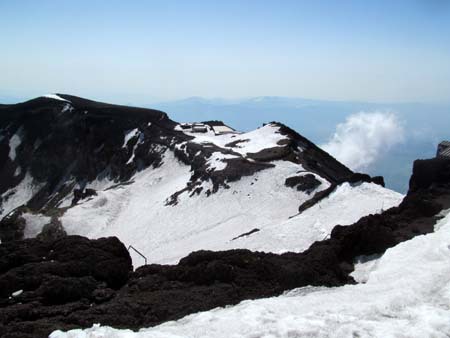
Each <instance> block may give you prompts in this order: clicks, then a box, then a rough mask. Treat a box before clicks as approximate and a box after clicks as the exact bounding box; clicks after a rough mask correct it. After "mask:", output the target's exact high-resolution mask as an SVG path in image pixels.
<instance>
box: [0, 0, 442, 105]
mask: <svg viewBox="0 0 450 338" xmlns="http://www.w3.org/2000/svg"><path fill="white" fill-rule="evenodd" d="M0 46H1V50H0V94H1V95H5V96H7V95H11V96H17V97H29V96H35V95H40V94H43V93H48V92H65V93H71V94H76V95H81V96H86V97H91V98H98V99H105V100H109V101H112V102H133V103H148V102H152V101H155V100H164V99H176V98H181V97H189V96H204V97H249V96H263V95H280V96H297V97H307V98H316V99H334V100H336V99H337V100H369V101H447V102H448V101H450V94H449V93H450V1H447V0H409V1H402V0H395V1H393V0H387V1H383V0H379V1H361V0H359V1H346V0H335V1H317V0H316V1H313V0H311V1H299V0H297V1H263V0H261V1H243V0H240V1H170V0H165V1H150V0H148V1H123V0H121V1H114V0H108V1H106V0H105V1H95V0H89V1H88V0H77V1H44V0H40V1H34V0H30V1H21V0H14V1H12V0H0Z"/></svg>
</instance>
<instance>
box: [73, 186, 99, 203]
mask: <svg viewBox="0 0 450 338" xmlns="http://www.w3.org/2000/svg"><path fill="white" fill-rule="evenodd" d="M96 195H97V192H96V191H95V190H94V189H89V188H87V189H84V191H83V190H82V189H74V190H73V199H72V205H75V204H77V203H78V201H80V200H83V199H85V198H88V197H89V196H96Z"/></svg>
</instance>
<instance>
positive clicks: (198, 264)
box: [0, 159, 450, 337]
mask: <svg viewBox="0 0 450 338" xmlns="http://www.w3.org/2000/svg"><path fill="white" fill-rule="evenodd" d="M449 207H450V160H442V159H433V160H427V161H416V163H415V165H414V172H413V175H412V177H411V181H410V190H409V192H408V195H407V196H406V198H405V199H404V201H403V202H402V203H401V204H400V205H399V206H398V207H396V208H392V209H390V210H388V211H386V212H384V213H383V214H381V215H371V216H367V217H364V218H362V219H361V220H360V221H358V222H357V223H355V224H353V225H350V226H345V227H343V226H336V227H335V228H334V230H333V232H332V234H331V237H330V238H329V239H327V240H324V241H320V242H316V243H314V244H313V245H312V246H311V247H310V248H309V249H308V250H306V251H305V252H303V253H300V254H295V253H286V254H283V255H275V254H265V253H258V252H250V251H248V250H231V251H224V252H210V251H199V252H195V253H192V254H190V255H189V256H187V257H186V258H184V259H182V260H181V261H180V263H179V264H178V265H174V266H164V265H148V266H143V267H141V268H139V269H138V270H136V271H135V272H133V273H131V274H130V275H129V272H130V269H131V264H130V259H129V256H128V253H127V252H126V250H125V248H124V247H123V245H121V244H120V242H118V240H117V239H115V238H108V239H100V240H96V241H90V240H87V239H85V238H81V237H67V238H65V239H60V240H57V241H54V242H51V243H49V242H47V243H44V242H39V241H37V240H27V241H15V242H11V243H7V244H3V245H1V246H0V253H1V257H2V258H1V263H0V273H1V275H0V286H1V288H0V289H1V290H2V291H1V292H2V293H1V301H0V304H1V305H0V306H1V307H0V322H1V325H0V335H1V336H2V337H41V336H42V337H44V336H46V335H48V334H49V333H50V332H51V331H53V330H56V329H63V330H68V329H72V328H77V327H90V326H92V325H93V324H94V323H101V324H103V325H110V326H114V327H118V328H131V329H138V328H140V327H145V326H152V325H156V324H159V323H162V322H164V321H168V320H173V319H178V318H181V317H183V316H185V315H187V314H190V313H194V312H198V311H204V310H209V309H211V308H214V307H217V306H225V305H230V304H236V303H238V302H240V301H242V300H244V299H254V298H261V297H269V296H276V295H279V294H280V293H282V292H283V291H285V290H289V289H293V288H296V287H301V286H306V285H315V286H319V285H322V286H339V285H343V284H346V283H354V280H353V278H352V277H351V276H349V273H351V272H352V270H353V261H354V259H355V258H356V257H357V256H361V255H373V254H382V253H383V252H384V251H385V250H386V249H387V248H389V247H392V246H394V245H396V244H398V243H400V242H402V241H405V240H408V239H411V238H413V237H414V236H416V235H420V234H425V233H429V232H431V231H433V226H434V224H435V222H436V220H437V219H438V218H439V213H440V212H441V210H442V209H444V208H449ZM52 250H53V251H52ZM128 276H129V277H128ZM122 285H123V286H122ZM21 290H23V292H22V293H21V292H20V291H21Z"/></svg>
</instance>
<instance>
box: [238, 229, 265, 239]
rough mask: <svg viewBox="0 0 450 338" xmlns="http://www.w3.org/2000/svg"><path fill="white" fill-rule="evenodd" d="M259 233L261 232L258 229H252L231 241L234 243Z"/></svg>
mask: <svg viewBox="0 0 450 338" xmlns="http://www.w3.org/2000/svg"><path fill="white" fill-rule="evenodd" d="M258 231H260V230H259V229H258V228H254V229H252V230H250V231H247V232H244V233H243V234H240V235H239V236H236V237H234V238H232V239H231V240H232V241H234V240H236V239H238V238H242V237H247V236H250V235H252V234H254V233H255V232H258Z"/></svg>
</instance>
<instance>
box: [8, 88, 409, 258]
mask: <svg viewBox="0 0 450 338" xmlns="http://www.w3.org/2000/svg"><path fill="white" fill-rule="evenodd" d="M54 95H56V94H54ZM54 95H51V96H50V97H45V98H38V99H35V100H31V101H27V102H24V103H21V104H17V105H9V106H8V105H7V106H1V108H0V119H2V122H3V124H2V125H4V126H5V128H3V129H2V131H1V134H2V139H1V141H0V143H1V146H2V147H3V148H4V149H5V150H7V151H5V152H3V153H0V162H1V163H2V166H1V167H0V178H1V181H0V195H1V204H0V210H1V216H2V217H3V221H2V222H1V223H0V237H1V239H2V241H8V240H12V239H20V238H22V237H23V236H36V235H39V236H40V237H42V238H47V237H50V238H53V237H55V236H56V237H58V236H61V235H63V234H65V233H67V234H78V235H84V236H87V237H90V238H97V237H103V236H118V237H119V238H120V239H121V240H122V241H123V242H124V243H125V244H126V245H127V246H128V245H132V246H133V247H135V248H137V249H138V250H139V251H140V252H141V253H143V254H144V255H145V256H146V257H148V259H149V261H150V262H159V263H163V262H164V263H166V262H170V263H175V262H177V261H178V260H179V259H180V258H182V257H183V256H185V255H187V254H189V253H190V252H191V251H194V250H199V249H214V250H222V249H227V248H253V249H255V250H263V251H271V252H284V251H301V250H304V249H305V248H307V247H308V246H309V245H310V244H311V243H312V242H314V241H315V240H318V239H322V238H324V237H326V236H327V235H328V234H329V232H330V231H331V229H332V226H333V225H335V224H336V222H339V223H341V224H350V223H352V222H354V221H356V220H357V219H358V218H359V217H361V216H364V215H366V214H368V213H374V212H379V211H380V210H381V208H382V207H381V205H382V204H383V203H384V207H385V208H388V207H390V206H393V205H396V204H398V203H399V201H400V199H401V195H400V194H397V193H395V192H393V191H390V190H388V189H385V188H383V187H380V186H378V185H376V184H374V183H371V182H372V179H371V178H370V177H368V176H363V175H360V176H355V174H354V173H353V172H352V171H351V170H350V169H348V168H347V167H345V166H344V165H342V164H341V163H339V162H338V161H336V160H335V159H334V158H333V157H331V156H330V155H329V154H327V153H326V152H324V151H322V150H321V149H320V148H318V147H317V146H315V145H314V144H313V143H312V142H310V141H308V140H307V139H306V138H304V137H302V136H301V135H300V134H298V133H297V132H295V131H294V130H292V129H290V128H288V127H287V126H285V125H283V124H280V123H276V122H272V123H268V124H266V125H264V126H262V127H260V128H258V129H256V130H253V131H250V132H245V133H241V132H239V131H236V130H234V129H233V128H231V127H229V126H227V125H226V124H224V123H222V122H220V121H206V122H193V123H181V124H180V123H176V122H174V121H172V120H170V118H169V117H168V116H167V114H165V113H163V112H160V111H157V110H151V109H142V108H134V107H125V106H117V105H111V104H107V103H101V102H95V101H90V100H86V99H82V98H79V97H75V96H70V95H65V94H57V95H56V96H54ZM49 99H50V100H49ZM69 102H70V103H69ZM67 105H70V114H66V113H65V112H66V111H67V109H68V108H67ZM11 153H12V154H13V155H14V156H10V154H11ZM346 182H351V184H348V183H346ZM362 182H365V183H362ZM375 182H377V180H375ZM355 199H359V201H361V203H360V204H361V206H360V207H359V208H358V209H357V210H351V208H349V209H346V208H347V206H350V205H352V203H354V202H355ZM332 201H333V202H332ZM362 201H364V203H363V202H362ZM305 205H306V207H305ZM300 206H302V208H301V210H300V211H301V213H299V207H300ZM309 208H311V211H308V210H307V209H309ZM321 208H323V210H324V212H323V213H322V214H321V215H320V216H317V215H316V213H317V211H314V210H317V209H321ZM339 209H340V210H348V212H347V213H345V214H342V213H341V214H340V213H339V212H337V210H339ZM304 210H307V211H306V212H305V211H304ZM335 215H340V216H339V217H336V216H335ZM249 233H250V234H249ZM289 233H292V234H294V233H295V234H297V235H296V236H295V237H292V238H291V237H290V235H289ZM301 233H303V234H304V235H303V236H302V235H301ZM274 238H278V240H277V241H274ZM300 238H301V239H300ZM133 259H134V264H135V266H139V265H141V264H143V260H142V258H141V257H140V256H139V255H135V256H133Z"/></svg>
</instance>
